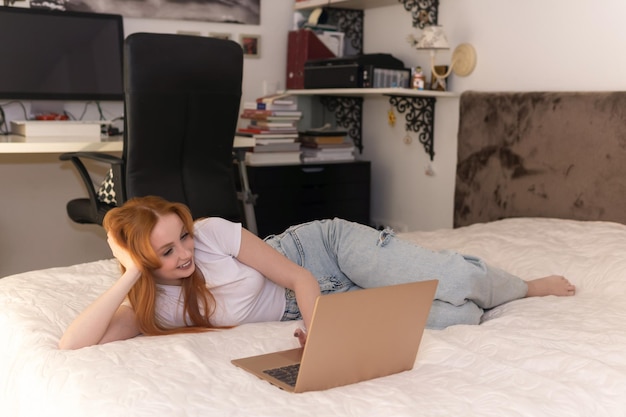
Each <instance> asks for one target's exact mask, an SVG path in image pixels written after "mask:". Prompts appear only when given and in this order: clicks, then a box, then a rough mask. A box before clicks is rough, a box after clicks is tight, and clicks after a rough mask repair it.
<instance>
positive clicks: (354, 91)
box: [286, 88, 459, 98]
mask: <svg viewBox="0 0 626 417" xmlns="http://www.w3.org/2000/svg"><path fill="white" fill-rule="evenodd" d="M286 93H287V94H291V95H294V96H345V97H364V96H402V97H434V98H453V97H459V94H458V93H453V92H449V91H433V90H413V89H410V88H309V89H304V90H287V91H286Z"/></svg>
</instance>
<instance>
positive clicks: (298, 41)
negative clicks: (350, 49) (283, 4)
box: [285, 29, 335, 89]
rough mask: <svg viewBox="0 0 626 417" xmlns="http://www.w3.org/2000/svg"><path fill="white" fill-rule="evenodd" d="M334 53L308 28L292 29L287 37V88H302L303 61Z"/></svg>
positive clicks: (330, 55)
mask: <svg viewBox="0 0 626 417" xmlns="http://www.w3.org/2000/svg"><path fill="white" fill-rule="evenodd" d="M334 56H335V54H334V53H333V52H332V51H331V50H330V49H328V48H327V47H326V45H324V43H323V42H322V41H321V40H319V38H318V37H317V35H316V34H315V32H313V31H311V30H309V29H300V30H292V31H290V32H289V37H288V38H287V81H286V82H285V85H286V86H287V89H302V88H304V63H305V62H306V61H309V60H312V59H323V58H333V57H334Z"/></svg>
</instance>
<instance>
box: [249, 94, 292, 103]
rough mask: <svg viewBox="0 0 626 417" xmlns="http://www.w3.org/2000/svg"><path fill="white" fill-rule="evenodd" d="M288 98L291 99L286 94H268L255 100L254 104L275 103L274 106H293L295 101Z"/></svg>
mask: <svg viewBox="0 0 626 417" xmlns="http://www.w3.org/2000/svg"><path fill="white" fill-rule="evenodd" d="M289 97H291V94H287V93H276V94H269V95H267V96H263V97H259V98H257V99H256V102H257V103H275V104H294V103H295V100H293V99H292V98H289Z"/></svg>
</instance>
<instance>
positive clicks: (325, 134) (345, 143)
mask: <svg viewBox="0 0 626 417" xmlns="http://www.w3.org/2000/svg"><path fill="white" fill-rule="evenodd" d="M299 141H300V145H301V146H300V149H301V150H302V162H326V161H354V159H355V156H354V150H355V146H354V143H353V142H352V140H351V139H350V138H349V137H348V134H347V132H345V131H331V130H307V131H305V132H302V133H300V135H299Z"/></svg>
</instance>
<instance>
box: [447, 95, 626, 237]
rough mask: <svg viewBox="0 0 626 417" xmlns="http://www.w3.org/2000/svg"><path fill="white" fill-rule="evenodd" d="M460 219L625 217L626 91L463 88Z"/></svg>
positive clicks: (457, 201) (458, 188)
mask: <svg viewBox="0 0 626 417" xmlns="http://www.w3.org/2000/svg"><path fill="white" fill-rule="evenodd" d="M458 133H459V134H458V162H457V176H456V190H455V208H454V226H455V227H459V226H465V225H469V224H472V223H477V222H487V221H492V220H498V219H502V218H508V217H556V218H568V219H576V220H609V221H616V222H620V223H626V92H497V93H487V92H466V93H463V94H462V95H461V102H460V120H459V132H458Z"/></svg>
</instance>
